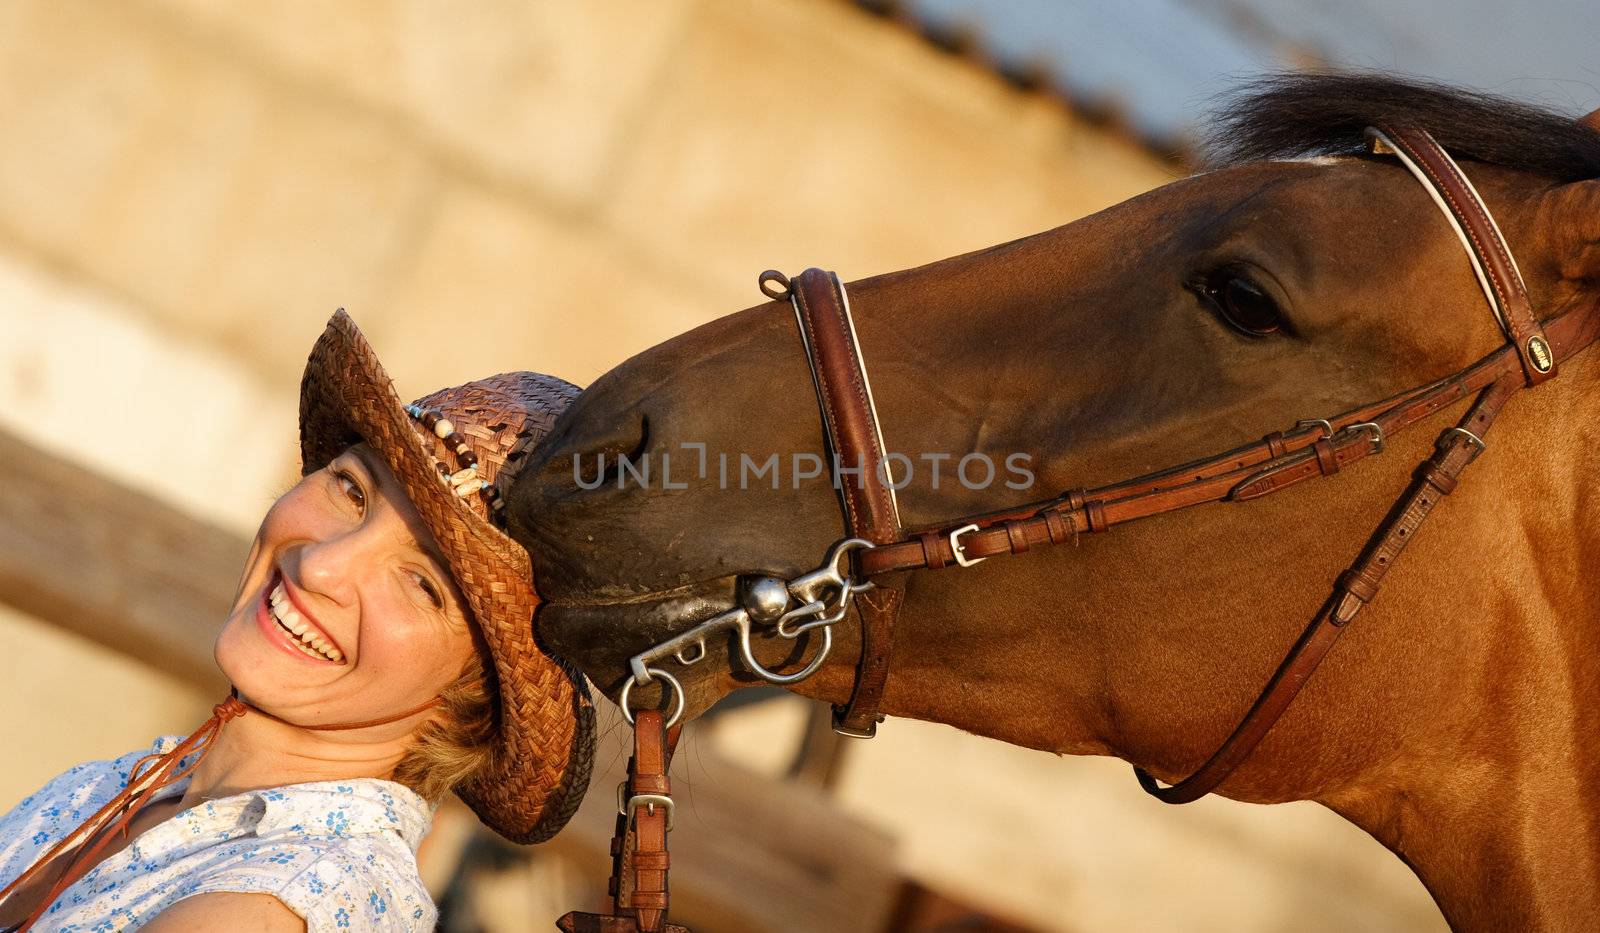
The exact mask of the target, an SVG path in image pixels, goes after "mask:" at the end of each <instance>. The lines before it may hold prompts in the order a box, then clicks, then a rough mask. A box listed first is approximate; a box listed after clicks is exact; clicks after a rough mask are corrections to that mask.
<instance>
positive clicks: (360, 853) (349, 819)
mask: <svg viewBox="0 0 1600 933" xmlns="http://www.w3.org/2000/svg"><path fill="white" fill-rule="evenodd" d="M181 738H182V737H181V736H164V737H162V738H160V739H157V740H156V742H155V744H154V745H153V746H152V747H151V748H150V749H148V750H145V749H141V750H139V751H135V752H130V753H129V754H127V755H124V756H122V757H121V758H117V759H114V760H111V761H98V762H90V763H88V764H82V765H78V766H77V767H74V768H71V769H69V770H67V771H66V772H64V773H63V774H61V775H60V776H59V777H57V778H55V779H54V780H52V781H51V782H50V783H49V784H46V785H45V786H44V787H43V788H42V789H40V790H39V791H38V792H37V793H35V794H32V795H30V796H28V797H26V798H24V799H23V801H22V802H21V803H19V804H17V806H16V808H15V809H13V810H12V811H11V812H10V813H7V814H6V815H5V816H4V817H0V885H4V884H6V883H9V882H10V881H11V879H13V878H15V877H16V876H17V875H19V874H21V873H22V871H23V870H25V869H26V868H27V867H28V866H29V865H30V864H32V863H33V860H34V859H35V858H37V857H38V856H39V855H41V854H43V853H44V852H45V851H46V850H47V849H49V847H50V846H52V845H54V844H55V842H56V841H57V840H59V839H60V838H61V837H62V836H65V835H66V834H68V833H70V832H72V831H73V830H74V829H76V828H77V826H78V823H79V822H81V821H82V819H83V818H84V817H85V816H88V815H89V814H91V813H93V812H94V811H95V810H97V809H99V808H100V806H101V805H102V804H104V803H105V802H106V801H107V800H109V799H111V797H112V796H114V795H115V794H116V793H117V791H119V790H121V789H122V788H123V787H124V786H126V784H127V781H128V769H129V768H130V767H132V765H133V763H134V762H135V761H137V760H138V759H139V758H141V757H143V756H144V755H145V754H147V753H148V752H164V751H166V750H168V749H170V748H172V747H173V746H174V745H176V744H177V743H178V742H179V741H180V740H181ZM187 786H188V782H187V779H185V780H184V781H182V782H179V783H178V784H176V785H174V786H173V787H170V788H167V789H165V790H164V791H163V792H162V793H161V794H160V795H159V798H166V797H169V796H178V795H181V794H182V793H183V791H184V790H185V789H186V787H187ZM432 820H433V808H432V807H431V806H430V805H429V804H428V803H427V801H425V800H423V799H422V798H421V797H419V796H417V795H416V793H414V792H413V791H412V790H411V789H410V788H407V787H405V786H403V785H401V784H397V783H395V782H393V781H380V780H375V779H357V780H344V781H338V782H332V781H328V782H316V783H308V784H291V785H288V786H285V787H275V788H269V789H266V790H259V791H250V792H248V793H244V794H238V795H235V796H233V797H224V798H221V799H218V800H213V801H209V802H207V803H205V804H202V805H200V806H197V807H192V808H190V809H188V810H184V811H181V812H180V813H178V814H177V815H175V816H173V817H171V818H170V819H168V820H166V821H165V822H163V823H160V824H158V825H156V826H154V827H152V828H151V829H149V830H148V831H146V832H145V833H144V834H143V835H141V836H139V837H138V838H137V839H136V840H135V841H134V842H133V843H132V844H130V845H129V846H128V847H127V848H125V849H123V850H122V851H121V852H118V853H117V854H115V855H113V856H111V857H110V858H108V859H106V860H105V861H104V862H102V863H100V864H99V865H98V866H96V867H95V869H94V870H93V871H91V872H89V873H88V874H87V875H85V876H84V877H82V878H80V879H79V880H78V882H77V883H76V884H74V885H73V886H72V887H70V888H68V889H67V890H66V891H65V892H63V893H62V895H61V897H60V898H58V899H57V900H56V902H55V903H54V904H52V905H51V906H50V910H49V912H48V913H47V914H46V915H45V917H44V918H43V919H41V920H40V922H39V923H38V924H37V925H36V926H35V927H34V929H35V930H37V931H39V933H47V931H48V933H89V931H94V933H121V931H125V930H134V929H137V928H139V927H140V926H142V925H143V924H146V923H148V922H150V921H151V920H153V919H154V918H155V917H156V916H157V915H159V914H160V913H161V912H162V911H163V910H166V909H167V908H168V907H171V906H172V905H173V904H175V903H176V902H178V901H180V900H182V899H183V898H185V897H189V896H192V895H196V894H209V893H216V892H224V891H232V892H244V893H255V894H270V895H273V896H274V897H276V898H278V900H279V901H281V902H283V904H284V905H285V906H287V907H288V908H289V909H290V910H292V911H294V912H295V913H296V914H298V915H299V916H301V917H302V918H304V919H305V921H306V927H307V929H308V930H310V931H311V933H320V931H324V930H351V931H363V933H365V931H385V933H387V931H407V933H409V931H422V930H432V929H433V925H434V921H435V919H436V917H437V916H438V912H437V910H436V909H435V908H434V905H433V901H432V900H431V899H429V897H428V892H427V890H426V889H425V888H424V887H423V886H422V880H421V878H419V877H418V875H417V863H416V850H417V845H418V844H419V843H420V842H421V841H422V836H423V834H425V833H426V832H427V831H428V826H429V824H430V823H431V822H432Z"/></svg>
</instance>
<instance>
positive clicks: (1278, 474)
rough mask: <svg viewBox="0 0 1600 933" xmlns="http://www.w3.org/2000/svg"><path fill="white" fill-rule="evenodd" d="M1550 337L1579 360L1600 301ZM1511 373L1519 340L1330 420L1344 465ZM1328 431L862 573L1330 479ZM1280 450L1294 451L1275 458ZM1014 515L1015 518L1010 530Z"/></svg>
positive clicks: (897, 551)
mask: <svg viewBox="0 0 1600 933" xmlns="http://www.w3.org/2000/svg"><path fill="white" fill-rule="evenodd" d="M1543 333H1544V334H1545V336H1546V338H1547V339H1548V340H1549V343H1550V349H1551V353H1552V355H1553V358H1554V360H1555V361H1557V362H1559V361H1562V360H1565V359H1567V358H1569V357H1571V356H1572V355H1573V354H1575V353H1577V352H1579V351H1580V350H1583V349H1584V348H1586V347H1588V346H1589V345H1590V344H1591V343H1593V342H1594V341H1595V339H1596V338H1597V336H1600V301H1596V300H1592V299H1591V300H1589V301H1587V302H1585V303H1583V304H1580V305H1578V306H1577V307H1574V308H1572V309H1570V310H1568V311H1566V312H1564V313H1562V314H1560V315H1558V316H1556V317H1553V318H1551V319H1549V320H1547V321H1545V322H1544V325H1543ZM1552 368H1553V367H1552ZM1508 372H1510V373H1519V374H1520V373H1522V372H1523V366H1522V360H1521V357H1520V355H1519V354H1518V353H1517V351H1516V348H1515V347H1513V346H1512V345H1510V344H1509V343H1507V344H1506V345H1505V346H1502V347H1500V348H1499V349H1498V350H1495V351H1494V352H1492V353H1490V354H1488V355H1487V356H1485V357H1484V358H1483V359H1481V360H1479V361H1478V362H1477V363H1474V364H1473V365H1472V366H1469V367H1467V368H1466V369H1465V370H1462V371H1461V372H1458V373H1454V374H1452V375H1450V376H1447V377H1445V378H1443V379H1440V380H1437V381H1435V382H1432V383H1429V384H1427V385H1425V386H1419V387H1417V388H1414V389H1408V390H1407V391H1405V392H1402V393H1399V394H1397V395H1394V396H1391V397H1389V398H1388V399H1384V400H1381V401H1378V402H1373V403H1370V404H1367V405H1363V406H1361V407H1359V408H1354V409H1351V410H1349V411H1347V412H1344V413H1343V414H1340V415H1336V416H1334V417H1332V418H1329V419H1328V423H1329V425H1330V426H1331V427H1332V428H1333V431H1334V433H1333V437H1332V439H1331V440H1330V443H1331V445H1332V448H1333V455H1334V456H1335V457H1336V458H1337V459H1338V462H1339V466H1340V468H1341V469H1348V468H1349V467H1350V466H1351V465H1352V464H1354V463H1356V462H1357V461H1359V460H1362V459H1364V458H1366V457H1369V456H1371V455H1373V454H1374V453H1376V452H1377V450H1378V447H1377V443H1376V436H1377V431H1375V430H1373V429H1370V428H1360V427H1358V425H1361V424H1366V423H1373V424H1376V425H1378V430H1381V431H1382V434H1383V436H1384V437H1385V438H1389V437H1392V436H1394V435H1395V434H1396V433H1397V432H1399V431H1402V430H1404V429H1406V428H1407V427H1410V426H1411V425H1413V424H1415V423H1417V422H1419V421H1421V420H1423V419H1425V418H1427V417H1429V416H1431V415H1433V414H1435V413H1437V412H1439V411H1442V410H1443V409H1445V408H1447V407H1449V406H1450V405H1453V404H1455V403H1457V402H1459V401H1461V400H1463V399H1465V398H1468V397H1470V396H1472V395H1473V394H1474V393H1477V392H1480V391H1482V390H1483V389H1484V388H1486V387H1487V386H1489V385H1490V384H1491V383H1494V382H1495V381H1497V380H1498V379H1500V378H1501V377H1502V376H1503V375H1505V374H1506V373H1508ZM1326 434H1327V432H1326V429H1325V428H1324V427H1323V426H1322V425H1320V424H1319V425H1315V426H1311V427H1300V428H1296V429H1293V430H1291V431H1287V432H1281V433H1279V432H1274V434H1269V435H1268V436H1267V437H1266V438H1263V439H1262V440H1260V441H1256V442H1254V443H1251V444H1246V445H1243V446H1241V447H1236V448H1233V449H1232V450H1228V451H1224V452H1222V453H1220V454H1217V455H1214V456H1211V457H1206V458H1203V459H1200V460H1193V461H1190V462H1188V463H1185V464H1182V465H1179V466H1177V467H1173V468H1170V469H1166V470H1162V471H1160V472H1157V473H1150V474H1147V475H1145V476H1141V477H1137V478H1135V479H1131V480H1126V481H1123V482H1119V483H1114V484H1112V485H1109V486H1102V487H1099V488H1096V489H1090V490H1073V491H1071V492H1069V493H1065V494H1063V495H1061V496H1059V497H1057V498H1055V499H1048V500H1045V501H1042V502H1035V503H1032V504H1029V505H1025V506H1020V507H1017V508H1013V509H1007V510H1003V511H997V512H990V513H985V514H981V515H969V516H965V517H962V518H958V519H955V520H953V521H950V522H947V523H944V524H942V525H939V526H935V527H932V528H921V529H911V530H909V531H908V532H907V534H906V536H905V537H904V538H903V539H902V540H900V541H897V542H895V543H893V544H887V545H882V546H879V547H875V548H872V549H871V550H868V551H866V552H864V553H862V554H861V555H860V558H859V562H860V568H861V572H862V573H863V574H865V575H867V576H869V577H871V576H875V575H878V574H886V573H894V572H898V571H906V570H921V569H938V568H940V567H949V566H955V563H956V561H955V555H954V552H953V551H952V550H951V549H950V541H949V536H950V533H951V532H953V531H954V530H956V529H957V528H961V527H963V526H965V525H967V524H976V525H978V526H979V528H978V530H976V531H970V532H967V533H966V534H963V535H961V536H960V542H961V546H962V550H963V551H964V553H965V555H966V557H967V558H968V559H975V558H979V557H992V556H995V555H999V554H1010V553H1015V552H1016V551H1017V549H1016V548H1015V547H1013V542H1014V541H1016V540H1017V539H1018V537H1019V536H1020V537H1021V538H1023V539H1024V540H1026V541H1027V543H1028V545H1029V546H1030V547H1040V546H1043V545H1046V544H1051V543H1062V542H1063V541H1064V540H1065V539H1066V538H1067V537H1073V538H1075V537H1076V536H1077V535H1078V534H1081V533H1100V532H1103V531H1106V530H1109V529H1110V528H1113V527H1115V526H1117V525H1121V524H1124V523H1126V522H1130V521H1135V520H1137V519H1141V518H1147V517H1149V516H1152V515H1160V514H1163V513H1165V512H1171V511H1174V510H1176V509H1181V508H1187V507H1189V506H1193V505H1199V504H1201V503H1206V502H1222V501H1235V502H1243V501H1248V500H1250V499H1256V498H1259V497H1261V496H1264V495H1268V494H1270V493H1273V492H1277V491H1279V490H1281V489H1285V488H1287V487H1289V486H1292V485H1294V484H1296V483H1298V482H1301V481H1302V480H1306V479H1313V478H1316V477H1320V476H1323V475H1326V473H1325V472H1324V470H1323V467H1322V464H1321V462H1320V461H1319V460H1318V459H1317V457H1316V454H1315V450H1314V445H1315V443H1316V442H1317V441H1318V440H1320V439H1322V438H1323V437H1325V436H1326ZM1274 435H1276V436H1274ZM1279 450H1287V453H1282V454H1277V455H1275V454H1274V452H1275V451H1279ZM1007 521H1013V522H1015V524H1014V525H1012V526H1010V527H1009V528H1008V527H1006V525H1005V523H1006V522H1007Z"/></svg>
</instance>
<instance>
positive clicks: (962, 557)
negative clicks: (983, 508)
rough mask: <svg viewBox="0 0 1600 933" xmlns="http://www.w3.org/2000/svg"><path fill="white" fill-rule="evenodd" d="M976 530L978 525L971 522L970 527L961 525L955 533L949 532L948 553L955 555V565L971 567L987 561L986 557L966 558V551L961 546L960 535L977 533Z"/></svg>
mask: <svg viewBox="0 0 1600 933" xmlns="http://www.w3.org/2000/svg"><path fill="white" fill-rule="evenodd" d="M977 530H978V523H977V522H973V523H972V524H970V525H962V526H961V527H960V528H957V529H956V530H955V531H952V532H950V536H949V537H950V553H951V554H954V555H955V558H956V563H958V564H960V565H961V566H963V567H971V566H972V565H973V564H981V563H983V562H984V561H986V560H988V559H989V558H987V557H968V556H967V549H966V548H965V547H963V546H962V545H961V536H962V535H964V534H966V533H967V532H969V531H977Z"/></svg>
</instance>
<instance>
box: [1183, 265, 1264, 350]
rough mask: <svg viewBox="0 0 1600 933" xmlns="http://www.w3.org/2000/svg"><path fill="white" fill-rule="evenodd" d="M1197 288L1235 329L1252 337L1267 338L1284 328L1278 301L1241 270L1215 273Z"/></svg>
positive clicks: (1226, 270)
mask: <svg viewBox="0 0 1600 933" xmlns="http://www.w3.org/2000/svg"><path fill="white" fill-rule="evenodd" d="M1198 291H1199V292H1200V294H1201V295H1202V296H1204V297H1205V298H1206V300H1207V301H1209V302H1210V303H1211V305H1212V307H1214V308H1215V309H1216V311H1217V314H1218V315H1219V316H1220V317H1221V318H1222V319H1223V320H1224V321H1226V322H1227V323H1228V324H1229V325H1231V326H1232V327H1233V328H1234V329H1235V330H1238V331H1240V332H1242V333H1245V334H1248V335H1250V336H1252V337H1265V336H1267V335H1268V334H1275V333H1277V332H1278V331H1280V330H1283V329H1284V322H1283V317H1282V316H1281V315H1280V314H1279V312H1278V303H1277V302H1275V301H1273V300H1272V296H1271V295H1269V294H1267V292H1266V290H1265V289H1263V288H1262V287H1261V286H1259V285H1257V284H1256V283H1255V282H1253V281H1251V280H1250V279H1249V278H1248V277H1247V276H1245V275H1244V274H1242V273H1240V272H1239V271H1238V270H1233V269H1224V270H1221V271H1219V272H1216V273H1214V274H1212V275H1211V276H1210V277H1209V278H1207V279H1206V280H1205V281H1204V282H1203V283H1201V285H1200V287H1199V289H1198Z"/></svg>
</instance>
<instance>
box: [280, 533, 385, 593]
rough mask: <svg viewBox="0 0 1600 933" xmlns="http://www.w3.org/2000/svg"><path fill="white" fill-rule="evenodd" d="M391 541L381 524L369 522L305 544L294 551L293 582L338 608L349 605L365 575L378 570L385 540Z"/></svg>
mask: <svg viewBox="0 0 1600 933" xmlns="http://www.w3.org/2000/svg"><path fill="white" fill-rule="evenodd" d="M390 538H391V535H389V534H387V533H386V531H385V529H383V528H382V527H381V522H380V521H373V520H370V519H369V520H368V521H365V522H362V523H361V524H360V525H359V526H356V527H354V528H351V529H348V530H344V531H340V532H337V533H334V534H330V535H328V536H326V537H322V538H319V539H317V540H314V541H309V542H306V543H304V544H302V545H300V547H298V548H297V549H295V551H294V552H293V557H292V565H293V566H292V567H291V568H290V569H291V571H292V572H294V576H295V582H296V583H297V584H298V585H299V586H300V587H301V588H302V589H305V590H309V591H311V592H313V593H317V594H319V595H322V596H325V597H327V598H328V599H331V600H333V601H334V602H335V603H338V604H339V605H351V604H353V603H354V602H355V601H356V600H355V593H356V588H357V586H358V585H359V583H360V581H361V579H362V577H363V575H364V574H366V573H368V572H370V571H371V570H372V568H374V567H377V566H378V565H379V564H380V563H381V561H382V557H383V551H384V548H385V546H386V541H387V540H389V539H390Z"/></svg>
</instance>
